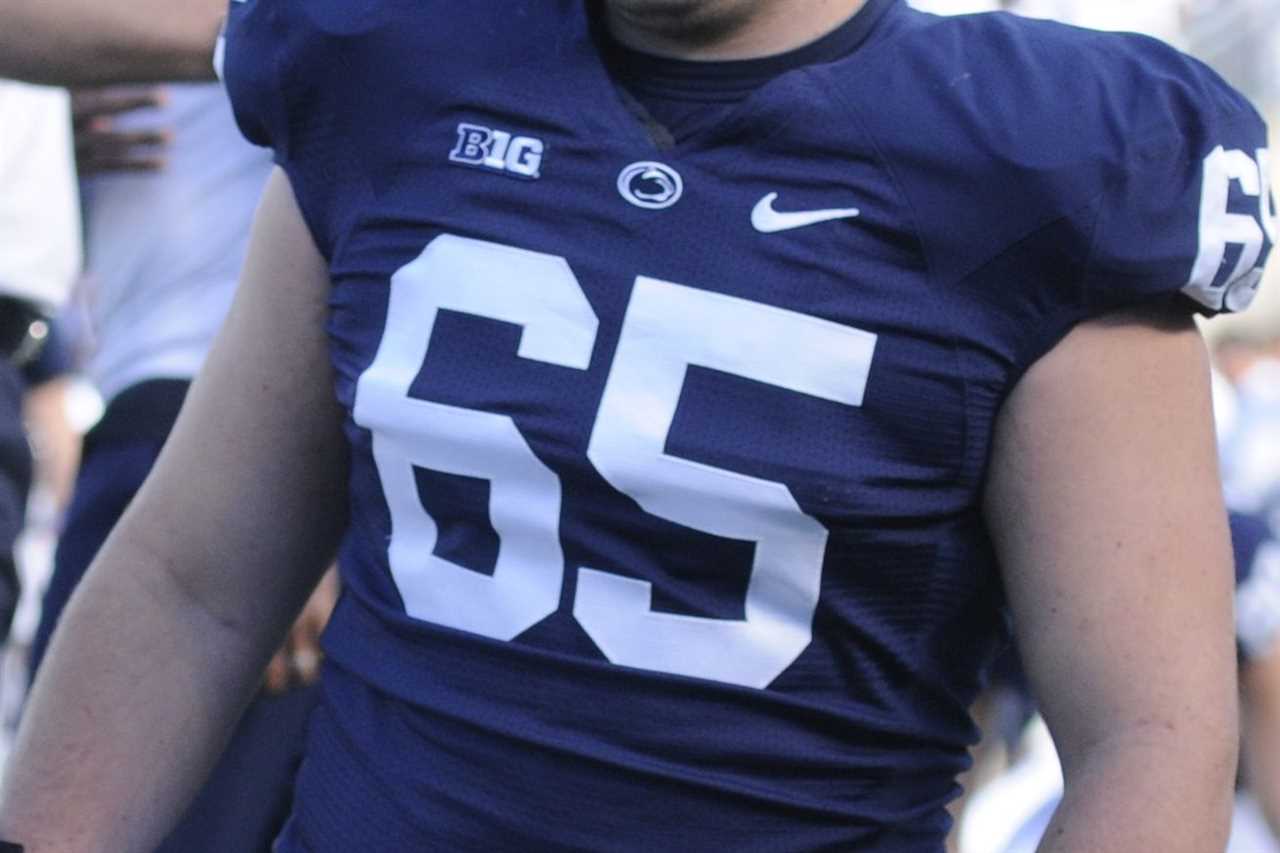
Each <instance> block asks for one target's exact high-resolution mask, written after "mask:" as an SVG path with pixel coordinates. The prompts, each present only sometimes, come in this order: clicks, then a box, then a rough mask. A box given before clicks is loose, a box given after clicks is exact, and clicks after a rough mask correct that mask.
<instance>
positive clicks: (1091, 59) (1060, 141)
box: [874, 12, 1262, 168]
mask: <svg viewBox="0 0 1280 853" xmlns="http://www.w3.org/2000/svg"><path fill="white" fill-rule="evenodd" d="M881 47H882V48H884V49H882V50H881V51H880V56H879V62H878V63H876V65H878V68H877V69H876V70H875V72H874V73H875V74H877V75H878V76H880V77H885V76H890V77H892V78H894V82H895V84H896V85H894V86H893V88H895V89H904V88H910V89H911V90H912V91H913V92H914V94H915V95H916V96H917V97H916V98H915V99H914V100H909V101H906V102H903V103H902V107H901V109H903V110H912V111H913V112H914V113H915V116H914V118H913V119H912V120H911V121H910V122H909V124H911V125H913V126H917V127H930V126H932V127H933V128H934V129H936V130H940V131H944V132H946V133H947V134H948V138H951V139H953V140H954V141H956V142H968V143H970V145H969V146H968V147H967V148H966V147H963V146H960V147H957V149H956V150H955V152H954V153H963V152H964V151H966V150H968V151H972V152H973V153H975V154H978V153H980V154H981V155H983V156H985V157H988V158H996V159H997V160H1001V161H1005V160H1013V161H1016V162H1018V163H1020V164H1024V165H1025V164H1028V163H1031V164H1037V165H1039V166H1042V167H1061V166H1065V165H1076V166H1083V167H1086V168H1087V167H1091V166H1097V165H1099V164H1105V163H1115V162H1118V161H1120V160H1122V159H1123V158H1124V157H1125V156H1126V154H1127V153H1128V152H1129V151H1131V150H1132V149H1134V148H1135V147H1139V146H1142V145H1143V144H1144V143H1146V142H1148V141H1150V140H1152V139H1160V138H1170V137H1176V136H1193V137H1194V136H1195V135H1197V134H1198V133H1202V132H1203V128H1204V127H1205V126H1206V125H1213V126H1215V127H1220V126H1223V125H1225V124H1230V123H1239V124H1241V125H1244V126H1245V127H1246V129H1248V128H1253V129H1260V128H1261V127H1262V122H1261V119H1260V118H1259V116H1258V115H1257V113H1256V112H1255V111H1254V109H1253V108H1252V107H1251V106H1250V104H1249V102H1248V101H1247V100H1246V99H1245V98H1244V97H1243V96H1242V95H1240V94H1239V93H1238V92H1237V91H1235V90H1234V89H1233V88H1232V87H1231V86H1230V85H1228V84H1227V83H1226V82H1224V81H1223V80H1222V78H1221V77H1219V76H1218V75H1217V74H1216V73H1215V72H1214V71H1212V70H1211V69H1209V68H1208V67H1207V66H1205V65H1204V64H1203V63H1201V62H1199V61H1197V60H1195V59H1193V58H1192V57H1190V56H1187V55H1185V54H1183V53H1181V52H1179V51H1178V50H1176V49H1174V48H1173V47H1171V46H1169V45H1167V44H1165V43H1163V42H1161V41H1159V40H1157V39H1154V38H1149V37H1147V36H1142V35H1138V34H1135V33H1116V32H1100V31H1096V30H1089V29H1084V28H1080V27H1074V26H1069V25H1066V24H1062V23H1059V22H1055V21H1047V20H1039V19H1033V18H1027V17H1022V16H1018V15H1012V14H1008V13H1003V12H995V13H983V14H976V15H958V16H949V17H939V16H925V15H921V16H920V17H919V19H917V20H916V21H915V23H914V25H912V26H904V27H901V28H900V32H899V33H898V34H897V35H896V37H895V38H893V39H890V40H887V43H885V44H883V45H882V46H881ZM875 91H880V92H883V91H884V90H883V89H876V90H875ZM880 105H881V106H884V105H885V104H884V102H883V101H882V102H880Z"/></svg>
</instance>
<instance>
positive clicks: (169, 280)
mask: <svg viewBox="0 0 1280 853" xmlns="http://www.w3.org/2000/svg"><path fill="white" fill-rule="evenodd" d="M73 101H74V103H75V118H76V127H77V152H78V159H79V166H80V170H81V174H82V177H83V178H84V180H83V182H82V188H83V193H84V211H85V223H86V234H87V242H86V248H87V256H88V258H89V275H88V276H87V278H86V280H85V281H86V293H85V294H84V298H85V302H86V303H87V309H88V315H89V318H90V323H89V326H90V334H91V338H92V341H91V343H90V344H89V346H88V347H87V349H89V350H90V352H91V355H90V358H89V361H88V366H87V370H88V375H89V378H90V379H91V380H92V382H93V384H94V386H95V387H96V388H97V389H98V391H99V392H100V394H101V395H102V397H103V399H104V400H105V403H106V410H105V413H104V414H103V416H102V419H101V420H100V421H99V422H98V423H97V425H96V426H95V427H94V428H93V429H92V430H91V431H90V432H89V434H88V435H87V436H86V439H85V443H84V453H83V457H82V460H81V465H80V470H79V474H78V476H77V479H76V485H75V493H74V497H73V499H72V502H71V506H70V509H69V511H68V513H67V517H66V521H65V526H64V529H63V532H62V536H61V540H60V542H59V544H58V549H57V557H56V562H55V566H54V572H53V576H52V578H51V580H50V583H49V586H48V590H47V592H46V594H45V597H44V602H43V608H42V611H41V617H40V624H39V628H38V630H37V632H36V636H35V642H34V645H33V650H32V672H33V674H35V673H36V671H37V670H38V667H39V664H40V661H41V659H42V658H43V655H44V650H45V647H46V644H47V642H48V639H49V636H50V634H51V633H52V631H53V629H54V627H55V625H56V623H57V620H58V617H59V616H60V614H61V612H62V609H63V607H64V606H65V605H66V602H67V600H68V599H69V597H70V596H71V593H72V591H73V590H74V588H75V586H76V585H77V584H78V582H79V580H80V577H81V575H82V574H83V573H84V571H85V569H86V568H87V566H88V564H89V562H90V561H91V560H92V558H93V556H94V554H95V553H96V552H97V550H98V548H99V546H100V545H101V544H102V542H103V540H104V539H105V538H106V536H107V534H108V533H109V532H110V530H111V528H112V526H114V524H115V522H116V520H117V519H118V518H119V517H120V515H121V513H123V511H124V509H125V507H126V506H127V505H128V503H129V501H130V500H131V499H132V497H133V494H134V492H135V491H136V490H137V488H138V486H139V485H140V484H141V483H142V481H143V480H144V479H145V477H146V475H147V472H148V471H149V470H150V468H151V465H152V463H153V462H154V460H155V458H156V456H157V455H158V454H159V451H160V448H161V447H162V446H163V444H164V440H165V438H166V436H167V435H168V432H169V429H170V428H171V427H172V425H173V422H174V420H175V419H176V417H177V414H178V411H179V409H180V408H181V405H182V401H183V398H184V396H185V394H186V390H187V387H188V385H189V384H190V381H191V379H192V378H193V377H194V376H195V374H196V373H197V371H198V370H199V368H200V365H201V364H202V363H203V361H204V357H205V354H206V353H207V351H208V348H209V346H210V344H211V342H212V340H213V338H214V336H215V334H216V333H217V331H218V329H219V327H220V326H221V324H222V321H223V319H224V317H225V316H226V312H227V309H228V307H229V305H230V303H231V299H232V296H233V294H234V291H235V284H236V280H237V277H238V275H239V271H240V266H241V264H242V263H243V259H244V253H245V246H246V243H247V240H248V233H249V226H250V222H251V219H252V215H253V210H254V207H255V206H256V204H257V200H258V197H259V196H260V195H261V192H262V187H263V184H264V183H265V180H266V177H267V174H268V171H269V169H270V162H271V158H270V155H269V153H268V152H266V151H265V150H263V149H260V148H255V147H253V146H251V145H249V144H248V143H246V142H245V141H244V139H243V138H242V137H241V136H240V134H239V132H238V131H237V130H236V128H235V124H234V121H233V120H232V117H231V110H230V105H229V104H228V102H227V98H226V93H225V92H224V90H223V89H222V87H221V85H219V84H216V83H210V84H190V85H171V86H167V87H165V88H164V89H150V88H148V89H137V88H126V89H106V90H101V89H94V90H78V91H77V92H75V93H74V95H73ZM193 487H195V488H198V486H193ZM332 584H333V581H332V580H330V581H328V582H326V584H324V585H322V587H321V588H320V589H319V590H318V591H317V593H316V595H315V596H313V600H312V602H310V603H309V605H308V609H307V611H306V612H305V613H304V615H303V616H302V617H301V618H300V619H299V622H298V624H297V626H296V627H295V629H294V631H293V632H292V633H291V635H290V640H289V642H288V644H287V645H286V648H284V649H282V650H281V651H280V652H279V653H278V654H277V655H276V656H275V658H273V661H272V663H271V665H270V666H269V667H268V672H267V679H266V680H267V684H266V688H267V695H264V696H262V697H260V698H259V699H258V700H257V701H256V702H255V703H254V704H253V705H252V706H251V707H250V709H249V711H248V712H247V713H246V715H245V717H244V719H243V720H242V722H241V724H240V726H239V728H238V729H237V734H236V737H235V738H234V740H233V741H232V743H231V745H230V746H229V747H228V750H227V752H226V753H225V755H224V757H223V760H222V762H221V763H220V765H219V766H218V768H217V769H216V770H215V772H214V774H213V775H212V776H211V778H210V780H209V782H208V784H207V785H206V787H205V789H204V790H203V792H202V794H201V796H200V797H199V798H198V799H197V800H196V802H195V804H194V805H193V806H192V808H191V809H190V810H189V811H188V813H187V815H186V817H185V818H184V819H183V821H182V823H180V824H179V826H178V827H177V829H175V831H174V832H173V834H172V835H171V836H170V837H169V839H168V840H167V841H166V842H165V844H164V845H163V846H162V848H161V849H163V850H166V851H173V853H180V851H206V850H207V851H211V853H212V851H226V850H236V851H255V850H262V851H265V850H267V849H268V848H269V846H270V842H271V840H272V839H273V838H274V837H275V835H276V834H277V833H278V831H279V829H280V827H281V825H282V824H283V821H284V817H285V816H286V815H287V813H288V807H289V802H290V792H291V787H292V778H293V773H294V771H295V769H296V766H297V761H298V758H299V755H300V751H301V738H302V733H303V729H304V725H305V720H306V717H307V715H308V713H309V712H310V709H311V706H312V704H313V701H314V690H313V688H311V687H310V686H309V685H310V684H311V682H312V681H313V680H314V678H315V675H316V671H317V669H318V667H319V660H320V655H319V647H318V636H319V632H320V629H321V628H323V624H324V621H325V619H326V618H327V616H328V610H329V609H330V608H331V607H332V603H333V599H334V595H335V590H334V588H333V585H332ZM290 688H296V689H290Z"/></svg>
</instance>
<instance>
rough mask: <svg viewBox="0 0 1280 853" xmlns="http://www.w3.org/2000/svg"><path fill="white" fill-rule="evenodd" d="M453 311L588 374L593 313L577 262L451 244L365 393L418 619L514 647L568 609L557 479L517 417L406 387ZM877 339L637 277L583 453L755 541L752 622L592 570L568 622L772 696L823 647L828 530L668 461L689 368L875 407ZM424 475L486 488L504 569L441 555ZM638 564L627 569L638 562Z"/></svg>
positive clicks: (524, 349) (626, 648)
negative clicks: (482, 569) (668, 602)
mask: <svg viewBox="0 0 1280 853" xmlns="http://www.w3.org/2000/svg"><path fill="white" fill-rule="evenodd" d="M441 309H446V310H451V311H458V312H463V313H467V314H472V315H477V316H482V317H488V318H492V319H496V320H501V321H505V322H508V323H513V324H515V325H518V326H520V327H521V329H522V332H521V339H520V346H519V349H518V354H519V356H520V357H522V358H528V359H533V360H536V361H542V362H546V363H549V364H556V365H561V366H563V367H571V368H577V369H579V370H586V369H587V366H588V364H589V363H590V360H591V353H592V350H593V348H594V345H595V340H596V331H597V328H598V325H599V323H598V320H597V318H596V315H595V313H594V311H592V309H591V306H590V304H589V303H588V302H587V299H586V297H585V295H584V294H583V291H582V288H581V286H580V285H579V283H578V280H577V278H576V277H575V276H574V274H573V271H572V270H571V269H570V268H569V265H568V263H567V262H566V261H565V260H564V258H560V257H556V256H553V255H547V254H542V253H540V252H532V251H527V250H524V249H517V248H513V247H510V246H503V245H499V244H496V243H489V242H484V241H480V240H472V239H467V238H463V237H457V236H453V235H442V236H440V237H437V238H436V239H434V240H433V241H432V242H431V243H430V244H429V245H428V246H427V247H426V249H425V250H423V252H422V254H421V255H420V256H419V257H418V258H417V259H416V260H414V261H413V262H411V263H410V264H408V265H407V266H405V267H404V268H402V269H401V270H400V271H399V272H397V273H396V274H395V275H394V276H393V277H392V280H391V295H390V301H389V304H388V308H387V318H388V319H387V326H386V330H385V331H384V333H383V338H382V342H381V345H380V346H379V349H378V353H377V356H376V357H375V359H374V361H373V363H372V364H371V365H370V366H369V368H368V369H367V370H366V371H365V372H364V373H363V374H362V375H361V377H360V380H359V382H358V384H357V389H356V403H355V410H354V417H355V421H356V423H358V424H359V425H361V426H363V427H365V428H367V429H369V430H370V431H371V433H372V435H373V454H374V459H375V463H376V465H377V468H378V473H379V476H380V478H381V480H382V486H383V490H384V493H385V496H386V500H387V505H388V507H389V508H390V512H391V524H392V535H391V542H390V544H389V546H388V559H389V563H390V566H391V573H392V576H393V578H394V579H395V582H396V585H397V587H398V588H399V590H400V593H401V596H402V597H403V599H404V602H405V609H406V611H407V612H408V613H409V615H411V616H413V617H415V618H417V619H423V620H426V621H429V622H433V623H436V624H440V625H446V626H449V627H452V628H457V629H460V630H464V631H470V632H473V633H476V634H481V635H484V636H486V637H492V638H495V639H502V640H509V639H511V638H513V637H515V636H516V635H518V634H520V633H521V632H523V631H525V630H527V629H528V628H530V627H531V626H533V625H534V624H535V623H537V622H538V621H540V620H542V619H544V618H546V617H547V616H549V615H550V614H551V613H553V612H554V611H555V610H556V608H557V607H558V606H559V601H560V593H561V586H562V584H563V580H564V571H565V560H564V553H563V549H562V546H561V542H560V534H559V526H560V512H561V487H560V481H559V479H558V478H557V476H556V475H555V473H553V472H552V471H551V469H549V468H548V467H547V466H546V465H544V464H543V463H542V461H541V460H539V459H538V457H537V456H536V455H535V454H534V453H533V451H532V450H531V449H530V447H529V444H528V442H527V441H526V440H525V439H524V437H523V436H522V435H521V434H520V431H519V429H517V427H516V425H515V422H514V421H513V420H512V419H511V418H510V417H508V416H505V415H499V414H494V413H492V412H481V411H476V410H472V409H465V408H460V407H457V406H449V405H445V404H442V403H434V402H430V401H427V400H420V399H416V398H412V397H410V396H409V388H410V384H411V383H412V382H413V380H414V378H415V376H416V375H417V374H418V372H419V371H420V370H421V368H422V364H423V362H424V360H425V358H426V354H427V348H428V347H429V346H430V341H431V331H432V328H433V327H434V324H435V319H436V317H437V315H438V313H439V311H440V310H441ZM875 342H876V336H875V335H873V334H871V333H869V332H865V331H862V330H859V329H854V328H850V327H848V326H842V325H839V324H837V323H833V322H830V321H827V320H822V319H819V318H816V317H811V316H808V315H805V314H799V313H796V312H793V311H787V310H783V309H780V308H777V307H773V306H769V305H762V304H759V303H756V302H751V301H748V300H745V299H740V298H736V297H731V296H726V295H724V294H719V293H712V292H710V291H704V290H698V289H695V288H691V287H686V286H684V285H680V284H674V283H671V282H666V281H659V280H657V279H653V278H647V277H644V276H641V277H639V278H637V279H636V282H635V288H634V290H633V292H632V294H631V301H630V304H629V306H628V308H627V313H626V317H625V319H624V321H623V327H622V334H621V338H620V339H619V342H618V347H617V351H616V353H615V355H614V358H613V364H612V366H611V369H610V372H609V377H608V381H607V383H606V385H605V390H604V394H603V397H602V399H601V402H600V406H599V410H598V412H597V415H596V421H595V425H594V427H593V429H592V433H591V440H590V444H589V447H588V450H587V456H588V458H589V459H590V460H591V462H592V464H593V465H594V466H595V467H596V469H597V470H598V471H599V472H600V474H601V475H603V476H604V478H605V479H606V480H608V482H609V483H610V484H611V485H612V486H614V487H615V488H616V489H618V490H619V491H621V492H623V493H624V494H627V495H629V496H630V497H631V498H633V499H634V500H635V501H636V502H637V503H638V504H639V505H640V506H641V508H643V509H644V510H645V511H646V512H648V513H651V514H653V515H655V516H658V517H660V518H664V519H667V520H668V521H672V522H676V523H679V524H682V525H685V526H687V527H690V528H694V529H697V530H702V531H705V532H707V533H711V534H715V535H717V536H724V537H731V538H735V539H741V540H747V541H753V542H755V543H756V548H755V558H754V562H753V564H752V571H751V579H750V581H749V583H748V587H747V595H746V602H745V604H746V607H745V613H746V618H745V619H715V618H706V617H697V616H684V615H678V614H670V613H658V612H654V611H653V610H652V609H651V593H652V590H651V585H650V584H649V583H648V582H646V581H641V580H636V579H634V578H629V577H625V576H623V575H620V574H615V573H613V572H611V571H609V570H608V567H603V566H601V567H580V568H579V569H578V572H579V574H578V584H577V592H576V595H575V598H574V603H573V615H574V618H575V619H576V620H577V621H578V623H579V624H580V625H581V626H582V628H583V629H584V630H585V631H586V632H587V634H588V635H589V636H590V637H591V639H592V640H593V641H594V642H595V643H596V645H597V646H598V647H599V648H600V650H601V651H602V652H603V653H604V655H605V656H606V657H607V658H608V659H609V660H611V661H613V662H614V663H619V664H624V665H627V666H633V667H639V668H643V669H650V670H657V671H660V672H667V673H675V674H680V675H689V676H696V677H700V678H707V679H713V680H717V681H724V682H729V683H732V684H740V685H744V686H751V687H765V686H767V685H768V684H769V683H770V682H771V681H773V680H774V679H775V678H777V677H778V675H779V674H781V673H782V671H783V670H785V669H786V668H787V667H788V666H790V665H791V663H792V662H793V661H794V660H795V659H796V658H797V657H798V656H799V655H800V653H801V652H802V651H804V649H805V647H806V646H808V645H809V642H810V639H811V628H812V622H813V614H814V610H815V608H816V607H817V603H818V590H819V586H820V584H821V580H822V563H823V555H824V550H825V548H826V542H827V531H826V529H825V528H824V527H823V526H822V525H821V524H820V523H819V522H818V521H817V520H816V519H814V518H813V517H812V516H809V515H807V514H805V513H804V512H803V511H802V510H801V509H800V507H799V505H798V504H797V503H796V501H795V498H794V497H792V495H791V492H790V491H789V490H788V489H787V488H786V486H784V485H783V484H781V483H777V482H772V481H769V480H762V479H758V478H756V477H751V476H748V475H745V474H742V473H738V472H734V471H728V470H725V469H721V468H716V467H713V466H710V465H705V464H701V463H698V462H693V461H691V460H688V459H682V458H679V457H676V456H671V455H669V454H667V453H666V452H665V450H664V447H665V446H666V442H667V435H668V433H669V431H670V429H671V424H672V421H673V419H674V417H675V411H676V404H677V402H678V401H679V399H680V392H681V388H682V387H683V385H684V377H685V372H686V370H687V368H688V366H689V365H701V366H703V367H708V368H712V369H715V370H719V371H723V372H726V373H732V374H736V375H738V376H744V377H748V378H750V379H754V380H756V381H759V382H765V383H768V384H771V385H776V386H779V387H782V388H787V389H790V390H793V391H798V392H801V393H804V394H810V395H813V396H817V397H821V398H824V399H827V400H832V401H835V402H840V403H845V404H847V405H850V406H859V405H861V404H862V397H863V392H864V390H865V388H866V383H867V374H868V371H869V369H870V366H871V358H872V354H873V352H874V350H875ZM414 466H417V467H421V468H426V469H431V470H435V471H441V472H446V473H451V474H457V475H464V476H470V477H480V478H484V479H487V480H488V481H489V483H490V505H489V516H490V518H489V520H490V523H491V524H492V526H493V529H494V531H495V532H496V533H497V535H498V540H499V548H498V557H497V564H496V566H495V569H494V572H493V574H492V575H484V574H480V573H478V572H473V571H470V570H468V569H465V568H463V567H461V566H457V565H455V564H453V563H451V562H449V561H448V560H445V559H442V558H441V557H438V556H436V555H435V554H434V553H433V550H434V549H435V546H436V542H437V540H438V532H437V529H436V524H435V521H434V520H433V519H432V518H431V516H430V515H429V514H428V513H427V512H426V511H425V510H424V509H423V507H422V503H421V501H420V500H419V498H418V492H417V488H416V485H415V480H414V475H413V468H414ZM623 568H625V567H623Z"/></svg>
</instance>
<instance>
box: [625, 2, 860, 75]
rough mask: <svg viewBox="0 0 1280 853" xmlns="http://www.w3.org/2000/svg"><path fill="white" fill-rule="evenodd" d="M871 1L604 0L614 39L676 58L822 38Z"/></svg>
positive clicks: (743, 52)
mask: <svg viewBox="0 0 1280 853" xmlns="http://www.w3.org/2000/svg"><path fill="white" fill-rule="evenodd" d="M866 2H867V0H683V1H682V0H605V3H604V6H605V16H606V21H607V22H608V26H609V30H610V32H611V33H612V34H613V36H614V38H616V39H617V40H618V41H620V42H622V43H623V44H625V45H627V46H628V47H631V48H634V49H636V50H641V51H644V52H646V53H653V54H657V55H659V56H669V57H674V58H677V59H693V60H728V59H754V58H756V57H761V56H771V55H773V54H777V53H783V52H785V51H788V50H793V49H795V48H797V47H801V46H803V45H806V44H808V43H809V42H812V41H814V40H816V39H819V38H821V37H822V36H824V35H826V34H827V33H829V32H831V31H832V30H834V29H835V28H836V27H838V26H840V25H841V24H842V23H844V22H845V21H847V20H848V19H849V18H850V17H852V16H853V14H854V13H856V12H857V11H858V10H859V9H860V8H862V6H863V5H864V4H865V3H866Z"/></svg>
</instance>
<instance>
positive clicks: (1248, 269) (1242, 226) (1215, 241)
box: [1182, 145, 1277, 311]
mask: <svg viewBox="0 0 1280 853" xmlns="http://www.w3.org/2000/svg"><path fill="white" fill-rule="evenodd" d="M1270 161H1271V158H1270V152H1269V151H1268V150H1267V149H1265V148H1259V149H1258V151H1257V156H1256V157H1250V156H1249V155H1248V154H1247V153H1245V152H1244V151H1241V150H1240V149H1238V148H1236V149H1232V150H1230V151H1228V150H1226V149H1224V148H1223V147H1222V146H1221V145H1219V146H1218V147H1217V148H1215V149H1213V150H1212V151H1210V152H1209V155H1208V156H1207V157H1205V158H1204V185H1203V187H1202V189H1201V193H1200V248H1199V251H1198V252H1197V254H1196V261H1195V265H1194V266H1193V267H1192V269H1191V277H1190V279H1189V280H1188V281H1187V284H1186V286H1185V287H1183V289H1182V291H1183V293H1185V294H1187V295H1188V296H1190V297H1191V298H1192V299H1195V300H1196V301H1197V302H1199V303H1201V304H1203V305H1205V306H1207V307H1209V308H1212V309H1214V310H1227V311H1241V310H1244V308H1246V307H1247V306H1248V305H1249V303H1250V302H1251V301H1253V297H1254V294H1256V293H1257V291H1258V284H1259V283H1260V282H1261V281H1262V267H1263V264H1265V263H1266V260H1267V254H1268V253H1269V252H1270V251H1271V247H1272V246H1274V245H1275V243H1276V230H1277V217H1276V197H1275V192H1274V190H1273V189H1272V186H1271V162H1270ZM1233 184H1235V185H1236V186H1238V187H1239V190H1240V192H1241V193H1242V194H1243V195H1244V196H1246V197H1248V198H1254V199H1257V202H1258V210H1257V213H1256V214H1255V213H1254V212H1253V211H1248V212H1244V211H1242V212H1235V211H1232V210H1231V209H1230V202H1231V188H1232V185H1233ZM1228 246H1238V247H1239V248H1240V255H1239V257H1238V258H1237V260H1236V262H1235V265H1234V266H1233V267H1232V269H1231V272H1230V273H1229V274H1228V275H1227V276H1226V277H1225V278H1223V277H1222V275H1221V273H1222V270H1223V267H1224V265H1225V264H1226V263H1227V261H1228V256H1227V247H1228Z"/></svg>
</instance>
